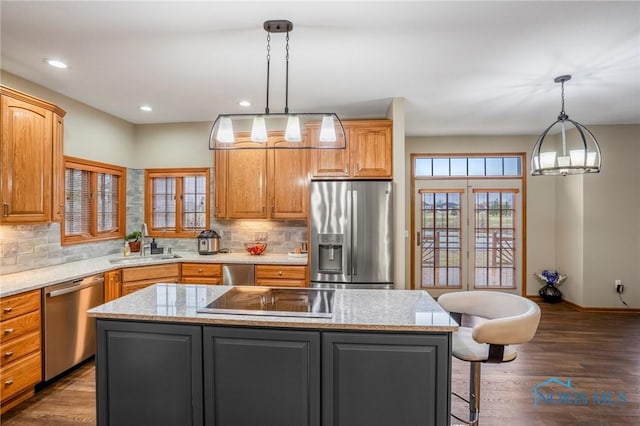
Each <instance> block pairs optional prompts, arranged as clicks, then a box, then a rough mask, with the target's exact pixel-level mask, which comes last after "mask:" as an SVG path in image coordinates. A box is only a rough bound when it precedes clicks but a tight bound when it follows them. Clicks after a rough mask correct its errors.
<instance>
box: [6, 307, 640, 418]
mask: <svg viewBox="0 0 640 426" xmlns="http://www.w3.org/2000/svg"><path fill="white" fill-rule="evenodd" d="M541 307H542V320H541V323H540V327H539V329H538V333H537V334H536V337H535V338H534V339H533V341H531V342H530V343H527V344H525V345H521V346H520V347H519V348H518V358H517V359H516V360H515V361H514V362H512V363H508V364H493V365H492V364H485V365H483V367H482V386H483V388H482V404H481V415H480V424H481V425H483V426H487V425H500V426H502V425H522V426H533V425H540V426H543V425H544V426H550V425H607V426H614V425H625V426H626V425H639V424H640V315H639V314H606V313H583V312H577V311H574V310H572V309H571V308H569V307H566V306H564V305H549V304H542V305H541ZM467 371H468V370H467V365H466V364H465V363H463V362H460V361H457V360H454V364H453V387H454V389H455V390H458V391H459V392H465V391H466V389H467ZM552 377H555V378H557V379H559V380H561V381H563V382H566V381H567V379H570V380H571V385H572V386H573V388H574V389H572V390H571V391H570V392H569V393H565V395H564V398H565V400H564V401H565V402H564V403H558V400H559V399H558V395H556V396H555V397H554V398H553V400H554V401H555V403H554V404H551V403H540V404H538V406H534V394H533V390H532V389H533V387H534V386H536V385H537V384H539V383H542V382H544V381H545V380H547V379H549V378H552ZM543 390H544V392H545V395H548V394H549V393H551V392H556V393H562V392H564V391H566V390H567V389H565V388H563V387H562V386H561V385H558V384H551V385H549V386H546V387H544V388H543ZM594 392H596V393H597V394H598V395H600V396H601V395H602V394H603V393H605V395H606V393H608V392H612V394H611V396H612V398H611V400H610V402H618V403H619V402H621V401H622V400H621V399H620V398H619V396H620V395H618V393H619V392H624V394H623V397H624V398H626V403H625V404H624V405H611V404H609V405H605V404H600V405H599V404H596V403H595V402H594V401H593V393H594ZM576 393H578V396H577V397H576ZM569 398H572V399H569ZM454 399H455V398H454ZM585 400H586V401H585ZM570 401H577V402H578V403H579V404H580V405H575V404H574V405H571V404H570ZM95 406H96V404H95V371H94V367H93V363H88V364H86V365H84V366H82V367H81V368H79V369H76V370H75V371H73V372H72V373H71V374H69V375H67V376H65V377H63V378H62V379H60V380H58V381H56V382H55V383H53V384H51V385H49V386H47V387H46V388H44V389H42V390H40V391H39V392H38V393H37V394H36V396H35V397H34V398H32V399H31V400H29V401H27V402H25V403H24V404H22V405H20V406H18V407H16V408H15V409H14V410H12V411H10V412H9V413H7V414H6V415H4V416H3V418H2V419H1V420H0V423H2V425H5V426H17V425H29V426H35V425H38V426H40V425H54V426H57V425H60V426H62V425H64V426H73V425H87V424H95V418H96V417H95ZM453 406H454V410H455V411H458V412H463V413H464V412H466V411H465V410H466V407H464V406H462V405H461V404H460V403H458V402H455V401H453ZM452 424H456V422H455V421H453V422H452ZM239 426H244V425H239ZM362 426H365V425H362Z"/></svg>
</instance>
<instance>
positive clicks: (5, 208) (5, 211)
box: [2, 203, 9, 216]
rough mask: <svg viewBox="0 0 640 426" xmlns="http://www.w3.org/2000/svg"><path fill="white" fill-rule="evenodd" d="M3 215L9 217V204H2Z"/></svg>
mask: <svg viewBox="0 0 640 426" xmlns="http://www.w3.org/2000/svg"><path fill="white" fill-rule="evenodd" d="M2 215H3V216H9V204H7V203H4V204H2Z"/></svg>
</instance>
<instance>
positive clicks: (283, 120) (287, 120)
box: [209, 20, 346, 150]
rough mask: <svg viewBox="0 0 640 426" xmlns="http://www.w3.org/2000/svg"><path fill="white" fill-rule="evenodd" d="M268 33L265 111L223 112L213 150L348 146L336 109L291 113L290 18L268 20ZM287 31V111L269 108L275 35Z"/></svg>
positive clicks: (214, 134) (211, 143)
mask: <svg viewBox="0 0 640 426" xmlns="http://www.w3.org/2000/svg"><path fill="white" fill-rule="evenodd" d="M263 26H264V29H265V31H266V32H267V96H266V106H265V109H264V113H263V114H220V115H218V117H217V118H216V120H215V121H214V122H213V126H212V127H211V133H210V135H209V149H212V150H225V149H278V148H287V149H291V148H307V149H336V148H345V147H346V139H345V133H344V127H343V126H342V121H340V118H338V115H337V114H335V113H332V112H326V113H306V112H305V113H290V112H289V33H290V32H291V31H292V30H293V24H292V23H291V21H287V20H269V21H265V23H264V25H263ZM277 33H286V48H285V61H286V68H285V69H286V74H285V106H284V112H283V113H272V112H271V111H270V110H269V77H270V73H269V71H270V64H271V34H277Z"/></svg>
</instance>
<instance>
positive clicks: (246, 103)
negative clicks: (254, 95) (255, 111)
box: [238, 99, 251, 107]
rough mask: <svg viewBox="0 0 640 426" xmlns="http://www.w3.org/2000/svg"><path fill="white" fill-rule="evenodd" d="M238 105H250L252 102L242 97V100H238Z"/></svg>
mask: <svg viewBox="0 0 640 426" xmlns="http://www.w3.org/2000/svg"><path fill="white" fill-rule="evenodd" d="M238 105H240V106H241V107H250V106H251V102H249V101H248V100H246V99H242V100H240V101H238Z"/></svg>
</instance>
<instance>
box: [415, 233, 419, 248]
mask: <svg viewBox="0 0 640 426" xmlns="http://www.w3.org/2000/svg"><path fill="white" fill-rule="evenodd" d="M416 246H418V247H420V231H418V232H416Z"/></svg>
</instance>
